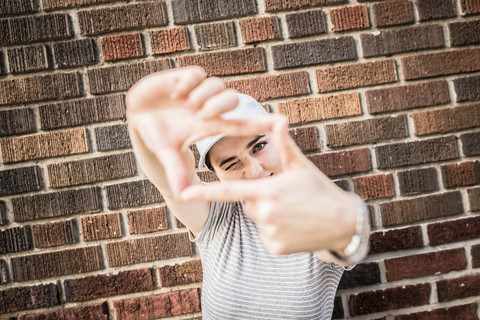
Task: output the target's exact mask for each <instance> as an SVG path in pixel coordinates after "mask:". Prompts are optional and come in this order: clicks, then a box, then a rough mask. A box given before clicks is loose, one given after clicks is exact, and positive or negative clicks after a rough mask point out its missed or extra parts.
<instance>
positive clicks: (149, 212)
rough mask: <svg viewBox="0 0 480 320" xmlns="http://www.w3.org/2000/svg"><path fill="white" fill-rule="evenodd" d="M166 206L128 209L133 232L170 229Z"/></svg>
mask: <svg viewBox="0 0 480 320" xmlns="http://www.w3.org/2000/svg"><path fill="white" fill-rule="evenodd" d="M166 214H167V213H166V207H165V206H163V207H155V208H146V209H140V210H132V211H127V218H128V228H129V230H130V233H131V234H137V233H148V232H156V231H161V230H167V229H168V222H167V215H166Z"/></svg>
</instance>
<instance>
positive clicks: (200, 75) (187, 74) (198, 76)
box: [170, 67, 207, 99]
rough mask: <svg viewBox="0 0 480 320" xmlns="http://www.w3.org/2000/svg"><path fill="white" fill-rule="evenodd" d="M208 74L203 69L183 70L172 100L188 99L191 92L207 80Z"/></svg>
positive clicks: (191, 68)
mask: <svg viewBox="0 0 480 320" xmlns="http://www.w3.org/2000/svg"><path fill="white" fill-rule="evenodd" d="M206 77H207V74H206V72H205V70H204V69H203V68H201V67H189V68H186V69H183V70H182V75H181V77H180V78H179V79H178V81H177V83H176V84H175V86H174V88H173V90H172V92H171V95H170V98H171V99H179V98H183V97H186V96H187V95H188V94H189V93H190V91H192V90H193V89H194V88H195V87H196V86H198V85H199V84H200V83H201V82H202V81H203V80H204V79H205V78H206Z"/></svg>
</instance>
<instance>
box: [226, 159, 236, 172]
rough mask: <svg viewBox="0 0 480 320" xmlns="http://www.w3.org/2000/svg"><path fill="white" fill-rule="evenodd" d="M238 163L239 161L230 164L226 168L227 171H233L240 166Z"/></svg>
mask: <svg viewBox="0 0 480 320" xmlns="http://www.w3.org/2000/svg"><path fill="white" fill-rule="evenodd" d="M238 162H239V161H236V162H233V163H232V164H230V165H229V166H228V167H226V168H225V171H228V170H230V169H233V168H234V167H235V166H236V165H237V164H238Z"/></svg>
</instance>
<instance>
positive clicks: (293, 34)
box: [285, 10, 327, 38]
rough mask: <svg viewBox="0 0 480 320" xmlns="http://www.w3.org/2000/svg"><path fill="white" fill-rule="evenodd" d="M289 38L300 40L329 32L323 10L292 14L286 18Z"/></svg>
mask: <svg viewBox="0 0 480 320" xmlns="http://www.w3.org/2000/svg"><path fill="white" fill-rule="evenodd" d="M285 21H286V22H287V29H288V36H289V37H290V38H300V37H307V36H313V35H317V34H323V33H326V32H327V23H326V21H325V15H324V13H323V10H313V11H306V12H300V13H290V14H287V15H286V16H285Z"/></svg>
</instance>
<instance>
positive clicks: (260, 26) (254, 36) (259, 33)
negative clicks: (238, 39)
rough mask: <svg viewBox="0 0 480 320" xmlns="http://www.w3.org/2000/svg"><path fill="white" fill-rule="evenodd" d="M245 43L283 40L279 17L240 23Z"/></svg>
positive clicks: (261, 18)
mask: <svg viewBox="0 0 480 320" xmlns="http://www.w3.org/2000/svg"><path fill="white" fill-rule="evenodd" d="M239 23H240V32H241V33H242V40H243V43H254V42H261V41H267V40H275V39H281V35H280V28H279V26H278V23H279V22H278V18H277V17H254V18H245V19H241V20H240V21H239Z"/></svg>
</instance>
